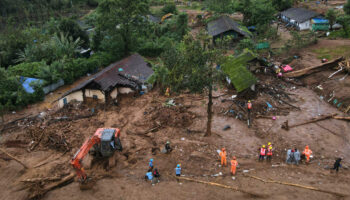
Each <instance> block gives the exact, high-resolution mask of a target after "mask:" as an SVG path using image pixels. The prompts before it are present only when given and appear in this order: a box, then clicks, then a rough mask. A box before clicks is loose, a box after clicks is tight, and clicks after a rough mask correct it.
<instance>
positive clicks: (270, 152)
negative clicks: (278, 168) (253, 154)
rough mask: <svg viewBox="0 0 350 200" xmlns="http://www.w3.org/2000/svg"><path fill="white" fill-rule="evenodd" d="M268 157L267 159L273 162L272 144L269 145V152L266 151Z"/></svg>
mask: <svg viewBox="0 0 350 200" xmlns="http://www.w3.org/2000/svg"><path fill="white" fill-rule="evenodd" d="M266 155H267V157H266V160H267V161H269V162H271V159H272V146H270V147H268V148H267V153H266Z"/></svg>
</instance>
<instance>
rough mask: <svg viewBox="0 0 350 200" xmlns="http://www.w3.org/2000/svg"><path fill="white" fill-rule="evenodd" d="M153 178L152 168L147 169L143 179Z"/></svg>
mask: <svg viewBox="0 0 350 200" xmlns="http://www.w3.org/2000/svg"><path fill="white" fill-rule="evenodd" d="M152 179H153V175H152V170H150V169H149V170H148V171H147V173H146V175H145V180H146V181H147V180H152Z"/></svg>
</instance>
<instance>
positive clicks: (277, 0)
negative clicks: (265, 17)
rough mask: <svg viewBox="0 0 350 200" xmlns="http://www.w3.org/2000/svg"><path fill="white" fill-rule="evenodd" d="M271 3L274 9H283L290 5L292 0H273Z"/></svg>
mask: <svg viewBox="0 0 350 200" xmlns="http://www.w3.org/2000/svg"><path fill="white" fill-rule="evenodd" d="M272 5H273V6H274V7H275V9H276V10H278V11H283V10H286V9H288V8H291V7H292V5H293V0H273V1H272Z"/></svg>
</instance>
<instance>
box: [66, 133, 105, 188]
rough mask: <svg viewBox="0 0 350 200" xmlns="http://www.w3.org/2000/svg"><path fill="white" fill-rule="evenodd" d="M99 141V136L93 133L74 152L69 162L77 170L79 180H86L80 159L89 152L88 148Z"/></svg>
mask: <svg viewBox="0 0 350 200" xmlns="http://www.w3.org/2000/svg"><path fill="white" fill-rule="evenodd" d="M100 142H101V138H100V137H99V136H98V135H97V134H95V135H94V136H92V137H91V138H89V139H87V140H86V141H85V142H84V144H83V145H82V146H81V147H80V149H79V150H78V151H77V153H75V155H74V157H73V159H72V160H71V164H72V166H73V167H74V169H75V170H76V172H77V176H78V178H79V180H80V181H81V182H84V181H86V180H87V175H86V173H85V171H84V168H83V166H82V164H81V162H82V160H83V159H84V157H85V156H86V154H88V153H89V150H90V149H91V148H92V147H93V146H94V145H95V144H98V143H100Z"/></svg>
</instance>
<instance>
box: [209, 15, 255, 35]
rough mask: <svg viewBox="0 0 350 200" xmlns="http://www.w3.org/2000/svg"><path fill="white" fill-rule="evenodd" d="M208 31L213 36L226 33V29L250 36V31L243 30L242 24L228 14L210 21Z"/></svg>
mask: <svg viewBox="0 0 350 200" xmlns="http://www.w3.org/2000/svg"><path fill="white" fill-rule="evenodd" d="M207 29H208V33H209V35H211V36H217V35H220V34H221V33H224V32H226V31H231V30H233V31H236V32H237V33H239V34H241V35H243V36H246V37H249V36H250V35H249V33H247V32H245V31H243V30H242V29H241V28H240V25H239V24H238V23H237V22H235V21H233V20H232V19H231V18H230V17H228V16H225V15H224V16H221V17H219V18H218V19H216V20H213V21H210V22H209V23H208V25H207Z"/></svg>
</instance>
